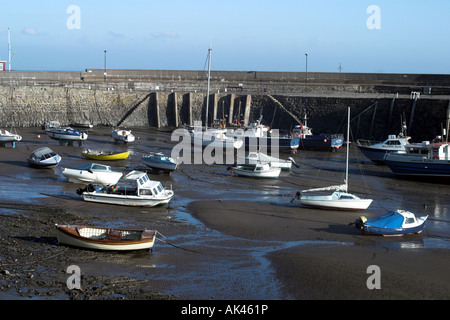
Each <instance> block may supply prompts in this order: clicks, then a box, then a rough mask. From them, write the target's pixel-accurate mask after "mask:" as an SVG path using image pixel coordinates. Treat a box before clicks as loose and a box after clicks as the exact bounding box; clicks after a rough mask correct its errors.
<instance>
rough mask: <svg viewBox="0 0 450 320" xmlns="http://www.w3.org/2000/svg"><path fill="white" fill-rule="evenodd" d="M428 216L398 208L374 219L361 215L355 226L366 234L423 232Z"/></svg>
mask: <svg viewBox="0 0 450 320" xmlns="http://www.w3.org/2000/svg"><path fill="white" fill-rule="evenodd" d="M427 218H428V216H423V217H416V216H415V215H414V213H412V212H409V211H406V210H396V211H390V212H388V213H386V214H385V215H382V216H380V217H377V218H373V219H367V218H366V217H364V216H362V217H359V218H358V219H357V220H356V221H355V227H356V228H357V229H359V230H361V231H362V232H363V233H364V234H373V235H381V236H401V235H404V234H410V233H421V232H422V229H423V227H424V226H425V222H426V220H427Z"/></svg>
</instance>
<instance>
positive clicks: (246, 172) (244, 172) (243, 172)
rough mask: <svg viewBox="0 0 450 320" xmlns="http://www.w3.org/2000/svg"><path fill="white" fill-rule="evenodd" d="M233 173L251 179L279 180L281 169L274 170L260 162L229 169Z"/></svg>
mask: <svg viewBox="0 0 450 320" xmlns="http://www.w3.org/2000/svg"><path fill="white" fill-rule="evenodd" d="M229 169H230V170H231V173H235V174H237V175H238V176H242V177H249V178H278V177H279V176H280V173H281V168H272V167H271V166H270V164H268V163H261V162H258V163H256V164H254V165H237V166H233V167H230V168H229Z"/></svg>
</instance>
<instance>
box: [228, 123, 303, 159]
mask: <svg viewBox="0 0 450 320" xmlns="http://www.w3.org/2000/svg"><path fill="white" fill-rule="evenodd" d="M276 132H278V130H276V131H274V130H270V129H269V127H267V126H265V125H263V124H261V119H259V120H257V121H256V122H252V123H250V124H249V125H247V126H245V127H244V128H238V129H235V130H228V131H227V134H228V136H230V137H233V138H235V139H240V140H242V141H243V145H244V147H245V149H246V150H249V151H255V150H264V151H265V150H269V149H270V150H271V149H272V148H275V149H278V150H290V151H292V150H296V149H297V148H298V147H299V144H300V139H298V138H296V137H292V136H290V135H278V134H276Z"/></svg>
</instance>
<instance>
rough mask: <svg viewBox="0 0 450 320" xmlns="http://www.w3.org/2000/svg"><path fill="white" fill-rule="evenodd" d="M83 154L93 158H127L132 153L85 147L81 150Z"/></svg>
mask: <svg viewBox="0 0 450 320" xmlns="http://www.w3.org/2000/svg"><path fill="white" fill-rule="evenodd" d="M81 155H82V156H83V157H85V158H87V159H91V160H125V159H126V158H128V156H129V155H130V152H129V151H125V152H116V151H105V150H90V149H85V150H83V151H82V152H81Z"/></svg>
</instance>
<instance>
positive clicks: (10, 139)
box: [0, 129, 22, 144]
mask: <svg viewBox="0 0 450 320" xmlns="http://www.w3.org/2000/svg"><path fill="white" fill-rule="evenodd" d="M20 140H22V136H21V135H18V134H15V133H12V132H9V131H8V130H5V129H0V144H6V143H14V142H17V141H20Z"/></svg>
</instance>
